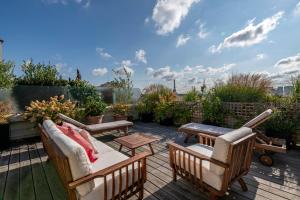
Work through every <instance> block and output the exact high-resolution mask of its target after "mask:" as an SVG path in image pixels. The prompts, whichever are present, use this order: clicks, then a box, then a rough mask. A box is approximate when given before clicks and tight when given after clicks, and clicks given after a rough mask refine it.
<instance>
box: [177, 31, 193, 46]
mask: <svg viewBox="0 0 300 200" xmlns="http://www.w3.org/2000/svg"><path fill="white" fill-rule="evenodd" d="M190 39H191V37H190V36H189V35H183V34H181V35H179V37H178V38H177V43H176V48H178V47H180V46H183V45H185V44H186V43H187V42H188V41H189V40H190Z"/></svg>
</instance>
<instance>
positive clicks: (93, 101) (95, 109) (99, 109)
mask: <svg viewBox="0 0 300 200" xmlns="http://www.w3.org/2000/svg"><path fill="white" fill-rule="evenodd" d="M84 109H85V116H100V115H102V114H103V113H104V112H105V110H106V104H105V103H104V102H103V101H102V98H94V97H92V96H89V97H87V98H86V101H85V104H84Z"/></svg>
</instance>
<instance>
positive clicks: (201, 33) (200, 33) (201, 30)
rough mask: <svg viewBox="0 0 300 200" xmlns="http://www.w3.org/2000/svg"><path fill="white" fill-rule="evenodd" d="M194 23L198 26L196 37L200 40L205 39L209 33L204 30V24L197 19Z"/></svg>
mask: <svg viewBox="0 0 300 200" xmlns="http://www.w3.org/2000/svg"><path fill="white" fill-rule="evenodd" d="M195 23H196V25H198V33H197V35H198V37H199V38H200V39H205V38H206V37H207V36H208V35H209V32H207V30H206V28H205V24H204V23H201V20H200V19H198V20H197V21H196V22H195Z"/></svg>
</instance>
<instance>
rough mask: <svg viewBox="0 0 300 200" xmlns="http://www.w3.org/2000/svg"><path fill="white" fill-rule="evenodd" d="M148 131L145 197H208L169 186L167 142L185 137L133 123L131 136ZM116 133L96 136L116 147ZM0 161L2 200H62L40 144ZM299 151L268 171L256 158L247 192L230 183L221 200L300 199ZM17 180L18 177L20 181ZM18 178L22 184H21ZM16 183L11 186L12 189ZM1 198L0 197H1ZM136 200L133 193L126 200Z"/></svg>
mask: <svg viewBox="0 0 300 200" xmlns="http://www.w3.org/2000/svg"><path fill="white" fill-rule="evenodd" d="M134 131H139V132H147V133H149V134H152V135H154V136H159V137H160V138H161V140H160V141H159V142H155V143H154V144H153V145H152V146H153V149H154V152H155V154H154V155H153V156H150V157H149V158H148V160H147V178H148V181H147V182H146V184H145V190H144V199H147V200H172V199H174V200H181V199H182V200H196V199H209V198H208V193H206V192H200V191H199V190H197V189H196V188H194V186H192V185H191V184H190V183H189V182H187V181H185V180H183V179H181V178H178V180H177V182H173V178H172V171H171V167H170V166H169V157H168V156H169V155H168V146H167V142H169V141H175V142H176V143H179V144H181V145H184V146H187V145H191V144H193V143H194V142H196V140H194V139H193V138H192V139H191V140H190V142H189V144H184V143H183V140H184V137H183V136H182V135H180V134H178V133H177V132H176V128H174V127H164V126H160V125H157V124H153V123H150V124H145V123H136V125H135V127H134V129H133V132H134ZM120 135H122V134H120V133H117V132H111V133H105V134H100V135H96V138H97V139H99V140H100V141H102V142H105V143H106V144H108V145H109V146H111V147H113V148H114V149H116V150H117V149H118V148H119V144H118V143H116V142H114V141H113V139H114V138H116V137H119V136H120ZM145 150H149V147H148V146H145V147H141V148H138V149H137V151H136V152H137V153H139V152H142V151H145ZM122 153H124V154H126V155H128V156H130V155H131V151H130V150H129V149H127V148H125V147H124V148H123V149H122ZM0 155H1V157H0V195H1V196H0V197H3V194H4V193H5V198H4V199H7V198H9V199H24V200H25V199H46V200H47V199H49V200H51V199H55V200H56V199H58V200H60V199H61V200H62V199H66V192H65V191H64V188H63V185H62V183H61V181H60V179H59V177H58V175H57V173H56V170H55V168H54V166H53V163H52V162H51V161H47V158H48V157H47V154H46V153H45V151H44V149H43V147H42V144H41V142H40V141H36V142H32V143H29V144H26V143H25V144H22V145H19V146H15V148H13V149H11V150H7V151H2V152H1V154H0ZM299 156H300V151H290V152H288V153H287V154H275V155H274V160H275V164H274V166H273V167H271V168H269V167H266V166H263V165H261V164H260V163H259V162H258V160H257V155H255V156H254V159H253V163H252V165H251V170H250V172H249V174H248V175H247V176H245V177H244V180H245V182H246V184H247V186H248V189H249V191H248V192H243V191H242V190H241V188H240V186H239V185H238V184H237V183H235V184H233V185H232V187H231V188H230V190H229V191H228V194H227V195H226V196H224V197H222V198H220V199H221V200H236V199H239V200H251V199H255V200H263V199H267V200H273V199H276V200H277V199H279V200H287V199H300V184H299V183H300V180H299V179H300V171H299V165H300V157H299ZM18 177H19V178H18ZM19 180H20V181H19ZM13 185H14V187H12V186H13ZM0 199H1V198H0ZM133 199H137V195H135V196H133V197H131V198H130V200H133Z"/></svg>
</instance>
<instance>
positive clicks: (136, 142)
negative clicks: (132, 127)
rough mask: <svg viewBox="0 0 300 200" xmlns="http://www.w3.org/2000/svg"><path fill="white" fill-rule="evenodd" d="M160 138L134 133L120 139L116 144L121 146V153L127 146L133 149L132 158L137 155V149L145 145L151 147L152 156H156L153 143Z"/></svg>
mask: <svg viewBox="0 0 300 200" xmlns="http://www.w3.org/2000/svg"><path fill="white" fill-rule="evenodd" d="M158 140H159V138H157V137H153V136H148V135H145V134H143V133H134V134H131V135H127V136H124V137H119V138H117V139H115V141H116V142H118V143H119V144H120V148H119V151H121V150H122V147H123V146H125V147H127V148H129V149H131V154H132V156H134V155H135V149H136V148H139V147H141V146H144V145H149V147H150V150H151V153H152V155H153V154H154V151H153V148H152V146H151V143H152V142H155V141H158Z"/></svg>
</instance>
